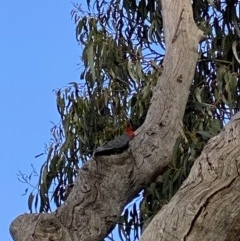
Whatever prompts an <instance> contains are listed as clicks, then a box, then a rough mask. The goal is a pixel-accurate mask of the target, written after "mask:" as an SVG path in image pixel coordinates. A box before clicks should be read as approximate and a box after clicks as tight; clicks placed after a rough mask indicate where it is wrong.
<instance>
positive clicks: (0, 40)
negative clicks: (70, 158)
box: [0, 0, 81, 241]
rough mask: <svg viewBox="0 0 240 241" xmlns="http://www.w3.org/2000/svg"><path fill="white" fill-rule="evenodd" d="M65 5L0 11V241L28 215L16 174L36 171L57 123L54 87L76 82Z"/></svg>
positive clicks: (11, 4) (31, 4) (7, 5)
mask: <svg viewBox="0 0 240 241" xmlns="http://www.w3.org/2000/svg"><path fill="white" fill-rule="evenodd" d="M72 8H73V5H72V3H71V1H59V0H58V1H56V0H51V1H47V0H41V1H40V0H39V1H26V0H23V1H17V0H12V1H11V0H9V1H4V2H2V4H1V8H0V31H1V35H0V54H1V55H0V64H1V65H0V66H1V67H0V69H1V72H0V74H1V79H0V83H1V87H0V88H1V94H0V109H1V119H0V130H1V135H0V136H1V139H0V149H1V153H2V154H1V160H0V163H1V169H0V180H1V181H0V189H1V198H0V213H1V218H0V230H1V231H0V240H3V241H10V240H12V239H11V237H10V235H9V231H8V230H9V225H10V222H11V221H12V220H13V219H14V218H15V217H17V216H18V215H20V214H22V213H24V212H28V208H27V196H22V194H23V193H24V190H25V188H26V187H27V186H26V185H24V184H22V183H20V182H19V181H18V179H17V173H18V170H20V171H22V172H23V173H27V174H28V173H30V172H31V164H33V165H34V166H35V167H36V168H39V167H40V166H41V164H42V163H43V161H44V157H40V158H37V159H35V158H34V156H35V155H37V154H39V153H41V152H42V151H43V150H44V144H45V143H48V141H49V139H50V128H51V127H52V124H51V121H52V122H55V123H57V122H58V121H59V116H58V113H57V110H56V101H55V95H54V93H53V90H54V89H57V88H61V87H64V86H66V85H67V83H69V82H72V81H79V77H78V76H79V72H80V71H79V69H78V64H79V63H80V58H79V55H80V50H81V49H80V47H79V46H78V43H77V42H76V40H75V32H74V29H75V25H74V22H73V21H72V20H71V16H70V11H71V10H72Z"/></svg>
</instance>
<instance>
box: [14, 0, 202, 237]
mask: <svg viewBox="0 0 240 241" xmlns="http://www.w3.org/2000/svg"><path fill="white" fill-rule="evenodd" d="M161 2H162V11H163V21H164V30H165V41H166V50H167V51H166V57H165V60H164V71H163V73H162V75H161V77H160V78H159V80H158V83H157V85H156V87H155V89H154V94H153V98H152V102H151V106H150V108H149V111H148V115H147V117H146V121H145V122H144V124H143V126H142V127H141V128H140V129H139V130H137V133H136V134H137V136H136V137H135V138H134V140H133V141H132V142H131V143H130V148H129V149H128V150H127V151H126V152H124V153H123V154H121V155H112V156H106V157H97V158H96V159H93V160H91V161H89V162H88V163H86V164H85V165H84V166H83V167H82V169H81V170H80V171H79V175H78V177H77V178H76V181H75V185H74V187H73V189H72V191H71V193H70V195H69V197H68V199H67V200H66V202H65V203H64V204H63V205H62V206H61V207H60V208H58V209H57V210H56V211H55V212H53V213H51V214H24V215H21V216H19V217H18V218H16V219H15V220H14V221H13V223H12V224H11V228H10V231H11V234H12V237H13V238H14V240H17V241H30V240H38V241H42V240H62V241H70V240H72V241H75V240H81V241H97V240H102V239H103V238H104V237H105V236H106V235H107V233H108V232H109V231H110V230H111V228H112V227H113V225H114V224H115V223H116V221H117V220H118V217H119V215H120V213H121V211H122V209H123V207H124V205H125V204H126V203H127V202H128V201H130V200H131V199H132V198H133V197H134V196H135V195H136V194H137V193H138V192H139V190H141V189H142V188H143V187H144V186H145V185H146V184H149V183H150V182H151V181H152V180H154V178H155V177H157V176H158V175H159V174H160V173H161V172H162V170H163V168H164V167H166V166H167V165H168V164H169V162H170V160H171V153H172V149H173V146H174V144H175V140H176V138H177V136H178V135H179V133H180V132H181V128H182V118H183V114H184V111H185V106H186V102H187V99H188V94H189V87H190V85H191V81H192V78H193V75H194V71H195V65H196V61H197V57H198V54H197V45H198V42H199V40H200V38H201V31H199V30H198V28H197V27H196V25H195V23H194V21H193V18H192V8H191V5H190V1H189V0H182V1H169V0H162V1H161Z"/></svg>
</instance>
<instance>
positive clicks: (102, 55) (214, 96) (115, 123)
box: [29, 0, 240, 240]
mask: <svg viewBox="0 0 240 241" xmlns="http://www.w3.org/2000/svg"><path fill="white" fill-rule="evenodd" d="M192 7H193V13H194V19H195V22H196V24H197V25H198V27H199V28H200V29H202V30H203V31H204V34H205V39H204V40H203V41H202V42H201V43H200V44H199V60H198V63H197V66H196V71H195V76H194V79H193V81H192V86H191V89H190V94H189V99H188V103H187V106H186V110H185V115H184V119H183V130H184V131H183V133H182V134H181V135H180V136H179V137H178V139H177V140H176V143H175V147H174V149H173V159H172V163H171V164H170V165H169V166H168V167H167V168H166V169H165V171H164V172H163V174H162V176H161V177H159V178H158V179H157V180H156V182H154V183H152V184H150V185H149V186H148V187H146V188H145V189H144V190H143V192H142V196H143V198H142V200H141V202H137V203H135V204H134V205H133V206H132V207H127V208H126V209H125V211H124V213H123V214H122V216H121V217H120V220H119V236H121V237H122V239H123V240H124V239H125V240H130V239H131V237H132V235H133V236H134V239H133V240H137V239H138V237H139V235H140V232H141V231H143V230H144V228H146V226H147V225H148V223H149V222H150V220H151V219H152V218H153V216H154V215H155V214H156V213H157V212H158V210H159V209H160V208H161V207H162V206H163V205H164V204H165V203H167V202H168V201H169V200H170V199H171V197H172V196H173V195H174V194H175V193H176V191H177V190H178V188H179V187H180V186H181V184H182V182H183V181H184V180H185V179H186V177H187V176H188V174H189V171H190V169H191V166H192V164H193V162H194V160H195V159H196V158H197V157H198V156H199V155H200V153H201V151H202V149H203V147H204V146H205V145H206V143H207V141H208V140H209V139H210V138H211V137H213V136H215V135H216V134H217V133H218V132H219V131H220V130H221V128H222V127H223V126H224V124H225V123H226V122H227V121H228V120H229V119H230V118H231V116H232V115H234V114H235V113H236V112H237V111H239V85H240V82H239V73H240V69H239V62H238V53H239V40H238V39H239V36H240V31H239V30H238V29H239V28H238V21H239V16H238V14H239V12H240V3H239V2H238V1H237V0H231V1H220V0H217V1H210V2H209V1H206V0H193V1H192ZM88 11H89V12H87V11H83V10H82V9H81V8H80V6H79V5H75V7H74V9H73V11H72V17H73V19H74V21H75V24H76V38H77V41H78V42H79V43H80V45H81V47H82V55H81V63H82V65H81V68H80V69H81V73H80V83H75V82H72V83H69V86H68V87H66V88H65V89H61V90H58V91H56V97H57V108H58V112H59V114H60V119H61V121H60V124H59V125H58V126H54V128H53V129H52V136H53V138H52V140H51V142H50V144H49V148H48V151H47V158H46V162H45V163H44V164H43V166H42V169H41V172H40V177H39V183H38V188H39V189H38V190H39V191H38V192H37V193H36V194H34V195H33V194H32V193H31V194H30V196H29V199H30V200H31V202H33V200H34V199H35V207H37V205H39V211H40V212H43V211H44V212H48V211H49V210H51V200H53V201H54V204H55V206H56V207H58V206H59V205H60V204H61V203H62V202H64V200H65V199H66V189H67V186H68V185H71V184H72V183H73V180H74V178H75V177H76V174H77V170H78V169H79V168H80V167H81V165H82V164H83V163H85V162H86V161H88V159H89V158H90V156H91V153H92V151H93V150H94V148H96V146H98V145H100V144H102V143H103V142H105V141H107V140H111V139H113V138H114V136H116V135H119V134H121V133H122V132H123V130H124V128H125V126H126V122H127V121H128V120H129V119H131V120H132V122H133V123H134V124H135V127H136V128H138V127H139V126H140V125H142V124H143V122H144V120H145V117H146V114H147V111H148V107H149V105H150V100H151V96H152V90H153V88H154V86H155V85H156V82H157V80H158V77H159V76H160V75H161V72H162V70H163V60H164V54H165V49H164V46H165V43H164V34H163V30H162V16H161V6H160V5H159V1H154V0H149V1H148V0H140V1H135V0H130V1H129V0H122V1H119V0H109V1H105V0H103V1H94V2H93V3H91V2H90V0H89V1H88ZM238 31H239V34H238ZM51 190H52V191H51ZM33 197H34V198H33ZM30 206H31V205H30Z"/></svg>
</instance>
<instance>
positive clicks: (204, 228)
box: [140, 112, 240, 241]
mask: <svg viewBox="0 0 240 241" xmlns="http://www.w3.org/2000/svg"><path fill="white" fill-rule="evenodd" d="M239 174H240V112H239V113H238V114H236V115H235V116H234V117H233V118H232V120H231V122H230V123H229V124H228V125H227V126H226V128H225V129H224V130H223V131H222V132H221V133H220V134H219V135H217V136H216V137H214V138H212V139H211V140H210V141H209V143H208V144H207V145H206V146H205V148H204V150H203V152H202V154H201V155H200V156H199V158H197V160H196V161H195V163H194V165H193V167H192V169H191V172H190V174H189V177H188V178H187V179H186V180H185V182H184V183H183V185H182V186H181V188H180V189H179V190H178V192H177V193H176V194H175V196H174V197H173V198H172V199H171V201H170V202H169V203H168V204H167V205H166V206H164V207H163V208H162V209H161V210H160V211H159V213H158V214H157V215H156V216H155V217H154V219H153V220H152V222H151V223H150V224H149V226H148V227H147V228H146V230H145V232H144V233H143V235H142V237H141V239H140V240H141V241H145V240H146V241H152V240H154V241H155V240H173V241H174V240H189V241H191V240H205V241H208V240H219V241H222V240H228V241H229V240H238V239H239V235H240V223H239V220H240V206H239V201H240V175H239Z"/></svg>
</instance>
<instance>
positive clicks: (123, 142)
mask: <svg viewBox="0 0 240 241" xmlns="http://www.w3.org/2000/svg"><path fill="white" fill-rule="evenodd" d="M134 136H135V134H134V130H133V128H132V127H127V128H126V130H125V132H124V133H123V134H122V135H120V136H118V137H116V138H115V139H114V140H112V141H108V142H105V143H104V144H103V145H101V146H99V147H97V148H96V150H95V151H94V152H93V156H94V157H95V156H103V155H113V154H119V153H122V152H123V151H125V150H126V149H127V148H128V144H129V142H130V141H131V140H132V139H133V138H134Z"/></svg>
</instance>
